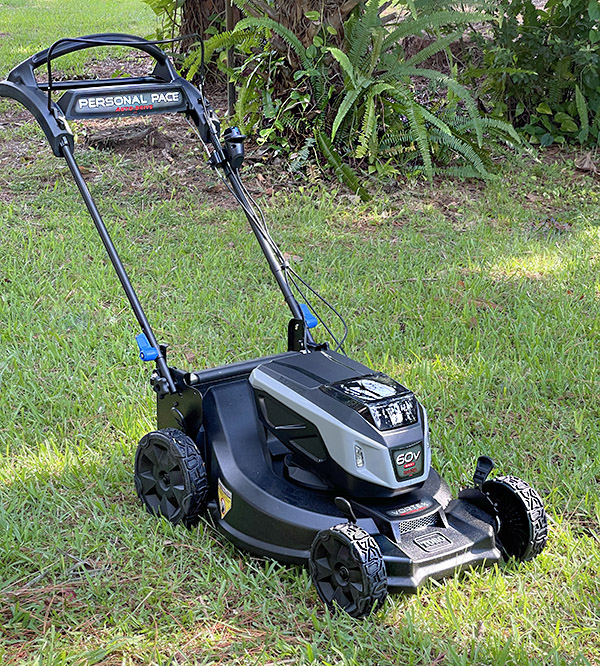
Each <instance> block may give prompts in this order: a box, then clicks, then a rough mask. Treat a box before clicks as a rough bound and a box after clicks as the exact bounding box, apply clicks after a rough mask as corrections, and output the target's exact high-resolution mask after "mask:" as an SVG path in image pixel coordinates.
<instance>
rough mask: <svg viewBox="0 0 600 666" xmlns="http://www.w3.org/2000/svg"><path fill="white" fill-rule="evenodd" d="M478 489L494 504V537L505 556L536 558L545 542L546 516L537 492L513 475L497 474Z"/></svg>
mask: <svg viewBox="0 0 600 666" xmlns="http://www.w3.org/2000/svg"><path fill="white" fill-rule="evenodd" d="M481 489H482V491H483V492H484V493H485V494H486V495H487V496H488V497H489V499H490V501H491V502H492V504H493V505H494V509H495V512H496V517H497V519H498V524H497V529H496V540H497V542H498V546H499V547H500V550H501V551H502V554H503V555H504V557H505V559H510V558H511V557H514V558H515V559H517V560H522V561H524V560H532V559H533V558H534V557H537V556H538V555H539V554H540V553H541V552H542V550H544V547H545V546H546V542H547V541H548V517H547V515H546V510H545V509H544V503H543V502H542V498H541V497H540V496H539V495H538V493H537V492H536V491H535V490H534V489H533V488H532V487H531V486H530V485H529V484H528V483H526V482H525V481H523V480H522V479H519V478H518V477H516V476H497V477H496V478H495V479H490V480H489V481H486V482H485V483H484V484H483V486H482V487H481Z"/></svg>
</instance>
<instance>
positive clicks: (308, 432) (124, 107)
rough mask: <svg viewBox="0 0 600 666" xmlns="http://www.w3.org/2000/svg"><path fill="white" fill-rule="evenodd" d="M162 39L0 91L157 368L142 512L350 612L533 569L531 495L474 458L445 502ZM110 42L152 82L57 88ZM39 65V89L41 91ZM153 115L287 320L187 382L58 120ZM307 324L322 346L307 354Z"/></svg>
mask: <svg viewBox="0 0 600 666" xmlns="http://www.w3.org/2000/svg"><path fill="white" fill-rule="evenodd" d="M157 44H158V42H152V41H148V40H144V39H141V38H140V37H135V36H132V35H125V34H97V35H88V36H85V37H78V38H69V39H60V40H58V41H57V42H55V43H54V44H53V45H52V46H51V47H50V48H48V49H46V50H44V51H41V52H39V53H37V54H35V55H34V56H32V57H31V58H29V59H27V60H25V61H24V62H22V63H21V64H20V65H18V66H17V67H15V68H14V69H13V70H12V71H11V72H10V73H9V74H8V77H7V79H6V80H5V81H4V82H1V83H0V97H5V98H11V99H14V100H16V101H18V102H20V103H21V104H22V105H23V106H25V107H26V108H27V109H28V110H29V111H30V112H31V113H32V114H33V116H34V117H35V119H36V120H37V122H38V123H39V125H40V126H41V128H42V130H43V131H44V133H45V135H46V138H47V140H48V142H49V144H50V147H51V149H52V151H53V152H54V155H56V156H57V157H62V158H64V159H65V160H66V162H67V164H68V166H69V169H70V173H71V174H72V177H73V179H74V180H75V183H76V185H77V187H78V189H79V191H80V193H81V196H82V197H83V200H84V202H85V205H86V206H87V209H88V211H89V213H90V215H91V217H92V219H93V222H94V224H95V226H96V229H97V231H98V233H99V235H100V237H101V239H102V242H103V244H104V246H105V248H106V251H107V253H108V255H109V257H110V260H111V262H112V265H113V267H114V269H115V271H116V274H117V276H118V279H119V280H120V282H121V285H122V287H123V289H124V291H125V294H126V296H127V299H128V301H129V303H130V305H131V308H132V309H133V312H134V314H135V317H136V319H137V322H138V324H139V327H140V329H141V332H140V333H139V335H137V336H136V341H137V344H138V347H139V355H140V358H141V360H142V361H145V362H151V363H153V364H154V368H153V371H152V373H151V377H150V384H151V387H152V389H153V390H154V391H155V393H156V404H157V429H156V430H155V431H153V432H150V433H148V434H146V435H145V436H144V437H142V439H141V441H140V442H139V445H138V448H137V452H136V454H135V463H134V481H135V488H136V491H137V494H138V496H139V498H140V499H141V502H142V503H143V505H144V506H145V508H146V509H147V510H148V511H149V512H150V513H151V514H153V515H155V516H160V517H163V518H165V519H166V520H168V521H170V522H171V523H173V524H182V525H184V526H186V527H192V526H194V525H196V524H197V523H198V521H199V520H200V519H201V518H202V517H203V516H205V515H207V516H209V517H210V518H211V519H212V522H213V523H214V525H215V526H216V529H218V530H219V532H221V533H222V534H224V535H225V536H226V537H227V539H229V540H230V541H231V542H233V543H234V544H235V545H236V546H238V547H240V548H242V549H244V550H246V551H249V552H251V553H254V554H256V555H259V556H263V557H269V558H274V559H276V560H279V561H281V562H287V563H297V564H298V563H299V564H303V565H308V567H309V569H310V575H311V578H312V580H313V582H314V585H315V588H316V590H317V593H318V595H319V596H320V598H321V599H322V600H323V601H324V602H325V604H327V605H328V606H330V607H331V608H334V609H343V610H344V611H346V612H347V613H349V614H350V615H352V616H354V617H363V616H365V615H367V614H369V613H371V612H372V611H373V610H374V609H376V608H378V607H380V606H381V604H382V603H383V601H384V599H385V597H386V595H387V593H388V591H405V592H413V591H415V590H416V589H417V588H418V587H419V586H420V585H421V584H422V583H423V582H424V581H426V580H428V579H430V578H434V579H438V578H442V577H444V576H448V575H452V574H454V573H455V572H457V571H459V570H461V569H464V568H466V567H477V566H482V565H486V566H490V565H493V564H496V563H500V562H501V561H503V560H506V559H508V558H516V559H517V560H528V559H532V558H534V557H536V556H537V555H538V554H539V553H540V552H541V551H542V550H543V548H544V546H545V544H546V540H547V516H546V512H545V509H544V506H543V503H542V500H541V499H540V496H539V495H538V493H537V492H536V491H535V490H534V489H533V488H531V487H530V486H529V485H528V484H527V483H526V482H524V481H522V480H521V479H519V478H517V477H514V476H497V477H495V478H491V477H490V472H491V471H492V469H493V467H494V463H493V462H492V460H491V459H490V458H488V457H486V456H480V457H479V458H478V460H477V462H476V465H475V470H474V475H473V484H472V486H470V487H468V488H465V489H463V490H462V491H461V492H460V493H459V494H458V497H457V498H455V499H453V498H452V496H451V493H450V490H449V487H448V485H447V484H446V482H445V481H444V480H443V479H442V478H441V477H440V475H439V474H438V473H437V472H436V471H435V470H434V469H433V468H432V466H431V448H430V433H429V425H428V421H427V412H426V410H425V408H424V406H423V405H422V404H421V403H420V401H419V400H418V399H417V397H416V396H415V395H414V393H412V392H411V391H410V390H409V389H408V388H406V387H405V386H403V385H402V384H400V383H399V382H397V381H396V380H394V379H392V378H391V377H389V376H388V375H386V374H384V373H382V372H378V371H376V370H372V369H370V368H368V367H367V366H365V365H363V364H361V363H358V362H357V361H354V360H352V359H350V358H348V356H346V354H345V353H344V349H343V339H340V340H338V339H337V338H336V336H335V335H333V333H332V332H331V330H330V328H329V327H328V326H327V325H326V324H325V322H324V321H323V318H322V317H321V316H319V317H317V316H316V314H317V308H316V306H315V302H318V303H320V307H324V306H329V304H328V303H327V301H326V300H325V299H324V298H323V297H321V296H320V295H319V294H318V293H317V292H316V291H315V290H314V289H312V288H311V287H310V285H309V284H308V283H307V282H306V281H305V280H303V279H302V278H301V277H300V276H299V275H298V273H297V272H296V271H295V270H294V269H293V268H292V266H291V264H290V262H289V261H288V260H287V259H286V255H284V254H283V253H282V252H281V250H280V249H279V248H278V246H277V245H276V244H275V242H274V240H273V238H272V237H271V234H270V232H269V230H268V227H267V225H266V222H265V219H264V216H263V214H262V212H261V211H260V209H259V207H258V205H257V204H256V202H255V201H254V200H253V199H252V197H251V196H250V194H249V192H248V190H247V189H246V188H245V186H244V184H243V183H242V181H241V179H240V167H241V165H242V163H243V160H244V138H245V137H244V136H243V135H242V133H241V131H240V130H239V129H238V128H237V127H228V128H227V129H225V131H224V132H223V134H222V139H221V128H220V124H219V121H218V119H217V117H216V115H215V113H214V112H213V110H212V109H211V107H210V105H209V103H208V101H207V99H206V97H205V95H204V90H203V86H202V85H200V86H198V87H196V86H194V85H193V84H192V83H190V82H189V81H187V80H186V79H184V78H182V77H181V76H179V75H178V73H177V71H176V70H175V68H174V66H173V64H172V62H171V60H170V59H169V57H168V56H167V55H166V54H165V53H164V52H163V50H161V49H160V48H159V47H158V46H157ZM108 45H112V46H125V47H131V48H133V49H139V50H141V51H143V52H145V53H147V54H148V55H149V56H150V57H151V58H152V60H153V63H154V68H153V70H152V72H151V73H150V74H148V75H146V76H140V77H131V76H129V77H119V78H110V79H101V80H98V79H93V80H83V79H78V80H54V79H53V77H52V62H53V60H54V59H56V58H58V57H59V56H64V55H66V54H68V53H71V52H74V51H79V50H81V49H88V48H92V47H97V46H108ZM39 67H45V68H46V70H47V78H45V80H38V78H36V75H35V70H36V69H37V68H39ZM41 78H42V77H40V79H41ZM156 113H180V114H183V115H184V116H185V117H186V118H187V119H188V121H189V122H190V124H191V125H192V127H193V128H194V130H195V132H196V133H197V135H198V137H199V138H200V140H201V141H202V143H203V144H204V145H205V147H207V152H208V155H209V157H208V163H209V165H210V166H211V167H212V168H213V169H214V170H215V171H216V172H217V173H218V174H220V177H222V178H223V180H224V182H225V184H226V185H227V187H228V189H229V191H230V192H231V194H232V195H233V197H234V198H235V199H236V200H237V202H238V203H239V204H240V205H241V208H242V209H243V211H244V213H245V215H246V217H247V220H248V223H249V225H250V227H251V229H252V231H253V232H254V235H255V237H256V240H257V241H258V244H259V246H260V248H261V250H262V252H263V254H264V256H265V258H266V260H267V262H268V265H269V268H270V270H271V272H272V274H273V276H274V278H275V281H276V283H277V285H278V287H279V289H280V290H281V293H282V295H283V299H284V301H285V303H286V304H287V306H288V308H289V310H290V312H291V319H290V322H289V326H288V330H287V351H285V352H283V353H278V354H274V355H271V356H265V357H264V358H258V359H253V360H247V361H243V362H238V363H233V364H230V365H224V366H221V367H217V368H212V369H203V370H197V371H191V372H190V371H186V370H180V369H178V368H175V367H170V366H169V365H168V363H167V357H166V347H165V346H164V345H161V344H159V343H158V342H157V341H156V338H155V336H154V333H153V332H152V328H151V327H150V324H149V323H148V320H147V318H146V315H145V314H144V310H143V309H142V306H141V304H140V301H139V300H138V297H137V295H136V293H135V291H134V289H133V287H132V285H131V282H130V280H129V278H128V276H127V273H126V271H125V268H124V266H123V264H122V263H121V260H120V258H119V255H118V253H117V251H116V249H115V247H114V245H113V243H112V241H111V238H110V236H109V233H108V231H107V228H106V226H105V224H104V222H103V220H102V217H101V215H100V213H99V211H98V209H97V207H96V205H95V203H94V201H93V199H92V196H91V194H90V192H89V190H88V188H87V185H86V183H85V180H84V178H83V176H82V173H81V171H80V170H79V168H78V166H77V163H76V161H75V157H74V140H73V134H72V132H71V130H70V129H69V126H68V124H67V121H68V120H71V119H72V120H85V119H98V118H117V117H119V116H145V115H148V114H156ZM311 299H312V301H313V302H312V303H311ZM304 301H306V302H304ZM329 307H330V308H331V310H332V311H333V312H334V313H335V314H337V311H335V309H334V308H333V307H332V306H329ZM319 322H320V323H322V324H323V326H324V327H325V329H326V330H327V332H328V333H329V334H330V337H331V339H332V341H333V343H329V342H320V343H319V342H316V341H315V338H314V337H313V329H314V326H315V324H318V323H319ZM465 458H466V456H465Z"/></svg>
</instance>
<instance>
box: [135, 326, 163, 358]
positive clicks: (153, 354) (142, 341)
mask: <svg viewBox="0 0 600 666" xmlns="http://www.w3.org/2000/svg"><path fill="white" fill-rule="evenodd" d="M135 341H136V342H137V344H138V347H139V348H140V358H141V359H142V361H156V359H157V358H158V349H156V347H151V346H150V343H149V342H148V338H147V337H146V334H145V333H140V334H139V335H136V336H135Z"/></svg>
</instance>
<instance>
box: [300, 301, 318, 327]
mask: <svg viewBox="0 0 600 666" xmlns="http://www.w3.org/2000/svg"><path fill="white" fill-rule="evenodd" d="M300 309H301V310H302V314H303V315H304V323H305V324H306V327H307V328H314V327H315V326H316V325H317V324H318V323H319V320H318V319H317V318H316V317H315V315H314V314H313V313H312V312H311V311H310V310H309V308H308V305H306V303H300Z"/></svg>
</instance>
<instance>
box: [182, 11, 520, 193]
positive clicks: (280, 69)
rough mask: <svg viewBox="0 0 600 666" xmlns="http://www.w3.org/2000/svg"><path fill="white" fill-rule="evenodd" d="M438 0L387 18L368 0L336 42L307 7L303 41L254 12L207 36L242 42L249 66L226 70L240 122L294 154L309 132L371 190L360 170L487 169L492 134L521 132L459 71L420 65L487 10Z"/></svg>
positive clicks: (213, 44) (338, 165) (340, 167)
mask: <svg viewBox="0 0 600 666" xmlns="http://www.w3.org/2000/svg"><path fill="white" fill-rule="evenodd" d="M396 4H398V3H396ZM433 6H434V5H433V4H432V3H431V2H427V3H420V5H417V6H415V5H412V4H411V6H410V10H411V11H410V12H408V11H407V12H405V13H404V14H403V15H402V16H401V17H398V16H396V18H395V20H392V21H389V20H388V18H389V17H388V16H387V15H386V17H383V16H382V11H381V8H382V3H381V2H380V0H368V1H367V2H366V3H364V4H361V5H359V6H358V7H356V9H355V10H354V11H353V13H352V14H351V15H350V17H349V18H348V19H347V20H346V21H345V23H344V24H343V34H344V41H343V48H338V47H336V46H332V45H331V41H332V39H335V41H336V42H337V43H339V39H338V34H337V30H336V29H335V28H334V27H333V26H332V25H330V24H328V23H327V22H325V21H323V20H322V17H321V16H319V15H318V14H317V13H313V12H310V16H309V15H308V14H307V16H308V17H309V18H310V20H312V21H314V22H315V25H316V31H315V34H314V37H313V38H312V43H311V44H309V45H308V46H305V45H304V44H303V43H302V42H301V41H300V39H299V38H298V36H296V35H295V34H294V33H293V32H292V31H291V30H290V29H288V28H287V27H285V26H283V25H281V24H280V23H278V22H276V21H274V20H272V19H271V18H268V17H250V18H246V19H244V20H242V21H241V22H240V23H239V24H238V25H237V26H236V28H235V30H234V31H233V32H231V33H221V34H218V35H215V36H214V37H211V38H210V39H209V40H207V42H206V55H207V57H209V56H213V54H215V53H217V54H218V53H223V51H224V50H225V49H226V48H229V47H232V46H233V47H235V48H236V49H237V50H238V53H239V54H240V60H241V61H242V63H243V64H242V65H241V66H239V67H237V68H236V69H234V70H230V71H229V72H228V73H229V75H230V76H231V77H232V78H233V79H234V80H235V81H236V83H237V84H238V100H237V106H236V118H235V121H236V122H237V124H239V125H240V126H241V127H242V128H243V130H244V131H245V132H247V133H252V132H254V133H255V134H256V135H257V136H258V138H259V141H265V142H268V143H269V144H270V145H275V146H279V147H281V148H282V149H284V150H287V151H294V152H296V153H297V154H299V155H306V150H305V149H306V146H307V142H308V145H310V147H311V148H313V149H314V150H317V151H318V152H320V154H321V156H322V157H324V158H326V159H327V161H328V163H329V164H330V166H331V167H332V168H333V169H334V170H335V172H336V173H337V174H338V176H339V177H340V178H341V179H342V180H344V182H346V183H347V184H348V186H350V187H351V188H352V189H353V190H354V191H358V192H359V193H364V189H358V190H357V182H358V180H357V179H356V175H355V174H356V171H362V173H363V174H364V173H366V174H371V175H374V176H375V175H377V176H395V175H396V174H397V173H398V172H400V171H403V172H411V173H422V174H424V175H425V176H426V177H428V178H431V177H432V176H433V174H434V173H435V172H436V170H437V169H439V168H442V167H443V168H446V169H451V170H452V171H453V172H454V173H456V174H458V175H461V176H476V177H482V178H486V177H488V176H489V175H490V168H491V165H492V162H491V160H490V159H489V155H488V150H489V140H490V137H492V136H493V137H501V138H502V139H503V140H509V141H513V142H515V141H518V137H517V135H516V134H515V133H514V131H513V130H512V127H510V125H508V124H506V123H503V122H501V121H499V120H497V119H489V118H484V117H482V115H481V113H480V112H479V110H478V108H477V105H476V102H475V100H474V98H473V97H472V95H471V94H470V92H469V91H468V90H467V89H466V88H465V87H464V86H463V85H461V84H460V83H458V81H457V80H456V76H455V73H456V72H455V71H452V72H451V73H449V74H444V73H442V72H440V71H436V70H435V69H432V68H429V67H426V66H424V63H425V61H427V60H428V59H431V58H432V57H435V56H436V55H437V54H440V53H445V52H447V50H448V47H449V45H450V44H452V43H453V42H455V41H456V40H457V39H458V38H459V37H460V36H462V34H463V31H464V27H465V25H466V24H467V23H469V22H473V21H477V20H483V19H484V18H485V16H484V15H482V14H474V13H469V12H462V11H456V10H453V9H446V8H442V9H439V10H433V9H432V7H433ZM421 7H423V9H421ZM425 8H426V9H427V10H428V11H426V12H425V11H424V9H425ZM313 14H314V15H313ZM411 36H419V37H425V39H422V40H421V41H422V46H421V48H420V50H419V49H417V52H416V53H412V54H410V55H409V54H406V53H405V50H404V46H403V44H404V39H405V38H407V37H411ZM276 41H278V42H280V43H281V44H283V46H284V48H276V47H275V46H274V44H275V42H276ZM219 62H220V63H221V66H222V67H224V62H223V59H222V58H221V59H220V60H219ZM198 64H199V53H195V54H194V53H192V54H191V56H190V58H189V59H188V66H189V68H190V69H189V73H190V75H193V74H194V73H195V71H196V70H197V68H198ZM282 82H283V85H282ZM415 82H417V85H416V84H415ZM303 151H304V152H303ZM353 173H354V175H353V176H352V177H351V176H350V174H353Z"/></svg>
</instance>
